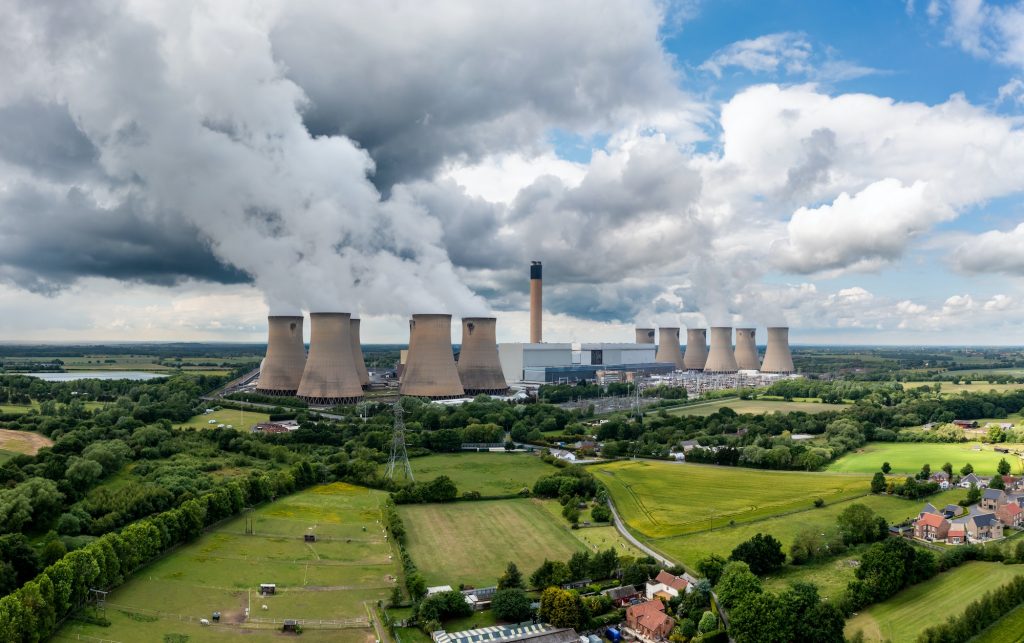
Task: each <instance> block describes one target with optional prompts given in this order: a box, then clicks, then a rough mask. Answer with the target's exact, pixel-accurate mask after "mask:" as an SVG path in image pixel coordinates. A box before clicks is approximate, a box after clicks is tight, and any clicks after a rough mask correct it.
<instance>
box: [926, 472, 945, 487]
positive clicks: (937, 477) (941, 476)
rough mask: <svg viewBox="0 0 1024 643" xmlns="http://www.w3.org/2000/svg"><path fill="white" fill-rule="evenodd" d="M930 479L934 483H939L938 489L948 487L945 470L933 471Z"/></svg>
mask: <svg viewBox="0 0 1024 643" xmlns="http://www.w3.org/2000/svg"><path fill="white" fill-rule="evenodd" d="M930 480H931V481H932V482H934V483H935V484H937V485H939V489H942V490H943V491H945V490H946V489H949V474H948V473H946V472H945V471H939V472H938V473H933V474H932V477H931V478H930Z"/></svg>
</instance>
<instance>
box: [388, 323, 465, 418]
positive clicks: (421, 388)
mask: <svg viewBox="0 0 1024 643" xmlns="http://www.w3.org/2000/svg"><path fill="white" fill-rule="evenodd" d="M451 333H452V316H451V315H413V316H412V320H411V321H410V322H409V353H408V357H407V358H406V361H405V368H404V369H403V370H402V379H401V382H400V383H399V388H398V391H399V393H400V394H401V395H411V396H414V397H426V398H430V399H442V400H443V399H451V398H456V397H463V396H464V395H465V394H466V392H465V390H464V389H463V388H462V380H461V379H459V370H458V368H457V367H456V366H455V355H454V353H452V334H451Z"/></svg>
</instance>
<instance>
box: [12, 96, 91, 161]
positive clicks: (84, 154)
mask: <svg viewBox="0 0 1024 643" xmlns="http://www.w3.org/2000/svg"><path fill="white" fill-rule="evenodd" d="M98 156H99V150H97V149H96V146H94V145H93V144H92V141H90V140H89V139H88V138H87V137H86V136H85V135H84V134H82V132H81V131H80V130H79V129H78V127H77V126H76V125H75V123H74V121H73V120H71V115H70V114H68V111H67V110H66V109H64V108H63V107H60V106H59V105H53V104H49V103H41V102H38V101H33V100H25V101H19V102H16V103H14V104H12V105H8V106H6V107H2V108H0V158H2V159H3V160H5V161H7V162H9V163H12V164H14V165H19V166H21V167H23V168H25V169H26V170H28V171H30V172H32V173H34V174H37V175H42V176H45V177H47V178H51V179H56V180H69V179H76V178H82V177H83V176H86V175H89V174H95V169H96V168H95V163H96V160H97V158H98Z"/></svg>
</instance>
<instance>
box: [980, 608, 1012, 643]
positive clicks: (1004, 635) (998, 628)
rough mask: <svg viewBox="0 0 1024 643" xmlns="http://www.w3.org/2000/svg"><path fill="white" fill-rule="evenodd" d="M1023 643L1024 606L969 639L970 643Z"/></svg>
mask: <svg viewBox="0 0 1024 643" xmlns="http://www.w3.org/2000/svg"><path fill="white" fill-rule="evenodd" d="M1021 641H1024V606H1021V607H1018V608H1017V609H1015V610H1013V611H1012V612H1010V613H1009V614H1007V615H1006V616H1004V617H1003V618H1001V619H999V620H998V621H996V622H995V623H994V624H993V625H992V626H991V627H989V628H988V629H987V630H985V631H984V632H982V633H981V634H979V635H977V636H975V637H974V638H973V639H971V643H1021Z"/></svg>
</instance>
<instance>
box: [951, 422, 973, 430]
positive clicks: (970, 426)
mask: <svg viewBox="0 0 1024 643" xmlns="http://www.w3.org/2000/svg"><path fill="white" fill-rule="evenodd" d="M953 424H954V425H956V426H958V427H960V428H961V429H976V428H978V423H977V422H976V421H974V420H953Z"/></svg>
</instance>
